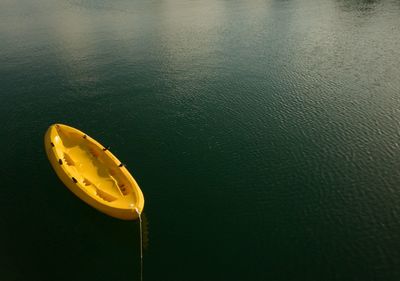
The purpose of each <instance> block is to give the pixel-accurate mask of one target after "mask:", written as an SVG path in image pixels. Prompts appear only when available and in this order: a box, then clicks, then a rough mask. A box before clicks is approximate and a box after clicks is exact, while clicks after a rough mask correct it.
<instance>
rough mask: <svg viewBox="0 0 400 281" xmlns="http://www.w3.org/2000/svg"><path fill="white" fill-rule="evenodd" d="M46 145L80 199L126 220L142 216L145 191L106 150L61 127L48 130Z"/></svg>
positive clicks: (55, 125)
mask: <svg viewBox="0 0 400 281" xmlns="http://www.w3.org/2000/svg"><path fill="white" fill-rule="evenodd" d="M44 143H45V148H46V153H47V156H48V158H49V160H50V163H51V165H52V166H53V168H54V170H55V171H56V173H57V175H58V177H59V178H60V179H61V180H62V182H63V183H64V184H65V185H66V186H67V187H68V188H69V189H70V190H71V191H72V192H73V193H74V194H75V195H76V196H78V197H79V198H80V199H82V200H83V201H85V202H86V203H87V204H89V205H90V206H92V207H94V208H96V209H97V210H99V211H101V212H103V213H105V214H107V215H110V216H112V217H115V218H119V219H123V220H134V219H136V218H138V215H139V214H140V213H142V210H143V207H144V197H143V193H142V191H141V190H140V188H139V186H138V184H137V183H136V181H135V179H134V178H133V177H132V175H131V174H130V173H129V172H128V170H127V169H126V167H125V166H124V165H123V164H122V163H121V162H120V161H119V160H118V159H117V158H116V157H115V156H114V155H113V154H112V153H111V152H110V151H109V150H108V149H107V148H105V147H104V146H102V145H101V144H100V143H98V142H97V141H95V140H94V139H92V138H91V137H89V136H88V135H86V134H85V133H83V132H81V131H79V130H77V129H75V128H72V127H69V126H66V125H62V124H54V125H51V126H50V127H49V129H48V130H47V132H46V135H45V138H44Z"/></svg>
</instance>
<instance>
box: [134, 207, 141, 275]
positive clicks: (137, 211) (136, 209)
mask: <svg viewBox="0 0 400 281" xmlns="http://www.w3.org/2000/svg"><path fill="white" fill-rule="evenodd" d="M135 211H136V213H137V214H138V216H139V231H140V281H143V238H142V217H141V215H140V212H139V210H138V208H135Z"/></svg>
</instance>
